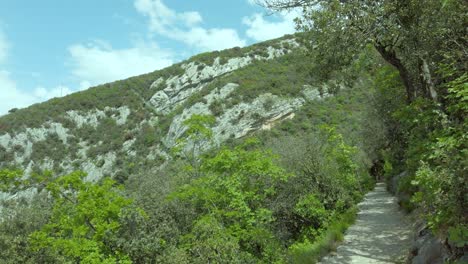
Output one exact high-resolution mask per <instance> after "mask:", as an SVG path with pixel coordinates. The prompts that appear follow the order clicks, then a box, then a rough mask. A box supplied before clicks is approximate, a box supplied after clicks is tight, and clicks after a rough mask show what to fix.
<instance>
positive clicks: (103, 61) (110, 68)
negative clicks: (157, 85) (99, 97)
mask: <svg viewBox="0 0 468 264" xmlns="http://www.w3.org/2000/svg"><path fill="white" fill-rule="evenodd" d="M68 50H69V52H70V55H71V61H72V68H73V69H72V75H73V76H74V77H76V78H78V79H79V80H80V81H81V83H80V87H84V86H86V85H87V86H89V85H97V84H102V83H106V82H110V81H115V80H119V79H125V78H128V77H131V76H135V75H139V74H143V73H147V72H151V71H154V70H157V69H161V68H164V67H166V66H169V65H171V64H172V63H173V59H172V54H171V53H170V52H168V51H165V50H162V49H160V48H159V47H158V46H157V45H156V44H154V43H150V44H146V43H142V44H139V45H136V46H135V47H132V48H128V49H113V48H112V47H111V46H110V45H109V44H107V43H105V42H102V41H101V42H93V43H89V44H87V45H83V44H76V45H72V46H71V47H69V49H68Z"/></svg>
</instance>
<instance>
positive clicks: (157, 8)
mask: <svg viewBox="0 0 468 264" xmlns="http://www.w3.org/2000/svg"><path fill="white" fill-rule="evenodd" d="M135 8H136V10H137V11H138V12H140V13H141V14H143V15H144V16H146V17H148V18H149V28H150V30H151V31H152V32H156V33H158V34H161V35H163V36H165V37H168V38H171V39H174V40H178V41H182V42H184V43H185V44H187V45H189V46H191V47H193V48H196V49H198V50H200V51H208V50H217V49H226V48H232V47H235V46H241V47H242V46H245V45H246V41H245V40H243V39H242V38H240V37H239V35H238V33H237V31H236V30H235V29H230V28H204V27H202V26H201V25H200V24H201V23H202V22H203V18H202V16H201V15H200V14H199V13H198V12H194V11H190V12H176V11H175V10H172V9H170V8H169V7H168V6H166V5H165V4H164V3H163V1H162V0H135Z"/></svg>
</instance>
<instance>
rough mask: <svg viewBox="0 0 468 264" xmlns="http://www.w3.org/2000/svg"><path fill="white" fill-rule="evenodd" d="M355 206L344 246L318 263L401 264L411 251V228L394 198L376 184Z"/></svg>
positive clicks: (381, 184)
mask: <svg viewBox="0 0 468 264" xmlns="http://www.w3.org/2000/svg"><path fill="white" fill-rule="evenodd" d="M358 206H359V213H358V215H357V219H356V223H354V225H352V226H351V227H349V229H348V230H347V231H346V234H345V237H344V241H343V243H341V244H340V245H339V246H338V248H337V250H336V252H333V253H331V254H330V255H328V256H326V257H325V258H323V259H322V261H321V262H320V263H322V264H346V263H356V264H367V263H402V259H403V258H404V256H405V255H406V254H407V251H408V249H409V248H410V243H411V240H410V234H411V227H410V225H409V223H408V221H407V219H406V217H405V216H404V213H402V212H401V211H400V209H399V206H398V204H397V200H396V198H395V197H394V196H392V195H391V194H390V193H388V192H387V191H386V189H385V184H384V183H378V184H377V186H376V187H375V189H374V190H373V191H372V192H370V193H368V194H367V195H366V196H365V198H364V200H363V202H361V203H360V204H359V205H358Z"/></svg>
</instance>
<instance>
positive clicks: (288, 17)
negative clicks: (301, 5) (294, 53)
mask: <svg viewBox="0 0 468 264" xmlns="http://www.w3.org/2000/svg"><path fill="white" fill-rule="evenodd" d="M299 14H300V13H299V12H298V11H291V12H288V13H281V14H279V18H280V20H279V21H269V20H266V19H265V17H264V16H263V15H262V14H259V13H256V14H254V15H252V16H250V17H244V19H243V20H242V23H244V24H245V25H247V26H248V27H249V28H248V29H247V31H246V34H247V36H248V37H249V38H251V39H253V40H256V41H264V40H268V39H273V38H278V37H281V36H283V35H285V34H291V33H294V32H295V31H296V30H295V27H296V24H295V23H294V19H295V18H296V17H298V16H299Z"/></svg>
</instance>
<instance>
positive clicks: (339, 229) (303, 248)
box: [288, 207, 357, 264]
mask: <svg viewBox="0 0 468 264" xmlns="http://www.w3.org/2000/svg"><path fill="white" fill-rule="evenodd" d="M356 213H357V209H356V208H355V207H353V208H351V209H349V210H348V211H346V212H345V213H343V214H341V215H339V216H338V217H336V219H335V220H334V221H333V222H332V223H331V224H330V225H329V227H328V229H327V230H326V231H325V232H323V233H322V234H320V236H319V237H317V238H316V239H315V241H311V240H309V239H305V240H303V241H297V242H296V243H294V244H292V245H291V246H290V247H289V251H288V255H289V259H290V262H292V263H304V264H305V263H317V262H318V261H320V259H321V258H322V257H324V256H325V255H327V254H328V253H329V252H330V251H333V250H336V246H337V244H338V243H339V242H341V241H342V240H343V233H344V232H345V231H346V229H348V227H349V226H350V225H352V224H353V223H354V221H355V219H356Z"/></svg>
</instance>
